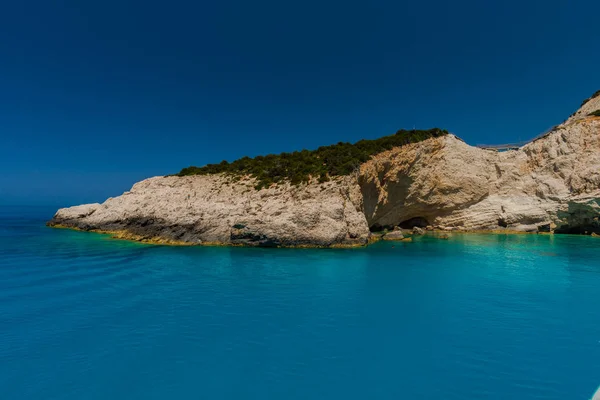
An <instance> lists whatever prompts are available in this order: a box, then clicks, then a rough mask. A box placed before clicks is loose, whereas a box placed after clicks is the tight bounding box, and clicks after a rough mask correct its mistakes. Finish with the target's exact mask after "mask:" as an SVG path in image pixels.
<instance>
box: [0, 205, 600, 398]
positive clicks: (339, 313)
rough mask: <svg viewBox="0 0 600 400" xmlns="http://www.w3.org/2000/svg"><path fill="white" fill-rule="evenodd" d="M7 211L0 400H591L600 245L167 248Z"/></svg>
mask: <svg viewBox="0 0 600 400" xmlns="http://www.w3.org/2000/svg"><path fill="white" fill-rule="evenodd" d="M54 211H55V210H54V209H53V208H48V207H0V398H1V399H7V400H9V399H44V400H50V399H57V400H58V399H61V400H75V399H77V400H80V399H111V400H121V399H127V400H130V399H236V400H239V399H286V400H290V399H328V400H331V399H446V400H448V399H454V400H466V399H469V400H471V399H503V400H506V399H557V400H558V399H561V400H565V399H590V398H592V396H593V394H594V392H595V391H596V389H597V388H598V385H600V257H599V255H600V239H599V238H593V237H585V236H570V235H563V236H561V235H554V236H552V235H492V234H485V235H483V234H461V235H459V234H454V235H452V236H451V237H450V239H449V240H441V239H436V238H433V237H428V236H424V237H419V238H416V239H415V240H414V241H413V242H412V243H389V242H380V243H376V244H374V245H371V246H369V247H366V248H357V249H261V248H228V247H169V246H156V245H147V244H140V243H132V242H127V241H120V240H116V239H111V238H110V237H109V236H107V235H100V234H94V233H86V232H75V231H70V230H64V229H52V228H48V227H46V226H45V225H44V222H45V221H46V220H48V219H49V218H51V217H52V214H53V212H54Z"/></svg>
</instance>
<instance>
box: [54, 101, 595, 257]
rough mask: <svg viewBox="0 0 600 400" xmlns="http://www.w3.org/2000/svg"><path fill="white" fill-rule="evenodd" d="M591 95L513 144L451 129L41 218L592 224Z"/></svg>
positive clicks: (264, 228) (204, 223)
mask: <svg viewBox="0 0 600 400" xmlns="http://www.w3.org/2000/svg"><path fill="white" fill-rule="evenodd" d="M596 110H600V96H598V97H595V98H593V99H591V100H589V101H588V102H587V103H585V104H584V105H583V107H582V108H581V109H580V110H578V111H577V112H576V113H575V114H574V115H573V116H571V117H570V118H569V119H568V120H567V121H566V122H565V123H564V124H561V125H560V126H558V127H556V128H555V129H554V130H553V131H551V132H550V133H548V134H547V135H546V136H544V137H543V138H540V139H538V140H536V141H534V142H532V143H529V144H527V145H525V146H523V147H521V148H520V149H518V150H510V151H505V152H496V151H491V150H484V149H480V148H476V147H472V146H469V145H468V144H466V143H464V142H463V141H462V140H460V139H458V138H457V137H455V136H454V135H447V136H444V137H440V138H433V139H428V140H425V141H423V142H420V143H415V144H410V145H406V146H403V147H398V148H394V149H392V150H389V151H386V152H383V153H380V154H378V155H376V156H374V157H373V158H372V159H371V160H369V161H367V162H366V163H364V164H363V165H362V166H361V167H360V171H357V173H356V174H355V175H352V176H345V177H337V178H335V179H334V180H332V181H330V182H326V183H322V184H319V183H316V182H314V183H311V184H305V185H300V186H297V187H294V186H291V185H289V184H279V185H276V186H272V187H271V188H268V189H262V190H260V191H257V190H255V189H254V180H253V179H252V178H250V177H243V178H241V179H239V180H237V181H234V180H233V178H231V177H227V176H222V175H210V176H208V175H202V176H200V175H198V176H188V177H175V176H170V177H155V178H150V179H146V180H144V181H141V182H139V183H136V184H135V185H134V186H133V187H132V189H131V190H130V191H129V192H126V193H124V194H123V195H121V196H119V197H115V198H110V199H108V200H107V201H105V202H104V203H103V204H90V205H82V206H76V207H70V208H64V209H60V210H59V211H58V212H57V213H56V215H55V216H54V218H53V219H52V220H51V221H50V222H49V225H61V226H67V227H74V228H79V229H84V230H103V231H111V232H125V233H128V234H130V237H131V238H134V239H148V240H154V241H159V240H164V241H167V242H169V241H171V242H185V243H192V244H195V243H219V244H232V245H236V244H240V245H242V244H243V245H257V246H323V247H330V246H353V245H364V244H366V243H368V241H369V238H370V229H377V228H378V227H393V226H397V225H400V226H402V227H403V228H411V227H412V226H422V227H425V226H428V225H432V226H434V227H435V228H437V229H444V230H490V229H493V230H496V229H509V230H519V231H557V232H581V233H584V232H594V231H595V232H600V223H599V221H598V218H599V217H600V118H599V117H594V116H590V115H589V114H590V113H592V112H593V111H596Z"/></svg>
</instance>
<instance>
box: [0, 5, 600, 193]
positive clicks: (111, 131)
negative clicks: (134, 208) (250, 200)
mask: <svg viewBox="0 0 600 400" xmlns="http://www.w3.org/2000/svg"><path fill="white" fill-rule="evenodd" d="M598 15H600V1H597V0H586V1H584V0H581V1H557V0H546V1H531V0H519V1H514V0H503V1H482V0H469V1H461V0H459V1H452V2H450V1H438V0H430V1H411V2H406V1H386V2H381V1H368V2H367V1H361V2H357V1H354V0H350V1H348V0H345V1H323V0H319V1H314V0H308V1H306V0H303V1H298V2H287V1H280V0H277V1H275V0H272V1H261V0H258V1H230V0H225V1H210V2H204V1H200V2H180V1H164V2H156V1H153V0H146V1H139V2H133V1H123V0H119V1H112V0H108V1H106V0H105V1H95V2H81V1H73V2H54V1H52V2H51V1H45V0H44V1H27V0H20V1H14V2H10V3H8V2H4V3H3V5H2V8H1V10H0V132H1V140H0V171H1V174H0V203H3V204H10V203H12V204H15V203H18V204H27V203H49V204H64V205H69V204H74V203H79V202H88V201H103V200H104V199H105V198H106V197H108V196H114V195H118V194H120V193H121V192H123V191H124V190H126V189H128V188H129V187H130V186H131V184H133V183H134V182H135V181H137V180H139V179H142V178H145V177H149V176H154V175H160V174H168V173H174V172H177V171H178V170H179V169H181V168H182V167H185V166H188V165H192V164H193V165H202V164H205V163H209V162H218V161H221V160H222V159H228V160H233V159H235V158H238V157H240V156H243V155H251V156H252V155H257V154H261V153H272V152H281V151H291V150H299V149H302V148H308V149H311V148H315V147H318V146H319V145H324V144H330V143H335V142H338V141H356V140H359V139H361V138H376V137H379V136H382V135H386V134H390V133H393V132H395V131H396V130H398V129H400V128H412V127H413V126H416V127H417V128H430V127H434V126H438V127H441V128H446V129H448V130H450V131H452V132H454V133H456V134H457V135H459V136H460V137H462V138H463V139H465V140H466V141H467V142H469V143H472V144H476V143H480V142H507V141H514V140H519V139H527V138H530V137H532V136H534V135H536V134H537V133H539V132H541V131H543V130H545V129H546V128H548V127H550V126H551V125H553V124H555V123H558V122H561V121H562V120H563V119H565V118H566V117H567V116H568V115H569V114H570V113H571V112H572V111H574V110H575V109H576V108H577V106H578V105H579V103H580V102H581V101H582V100H583V99H584V98H586V97H587V96H589V95H590V94H591V93H593V92H594V91H595V90H598V89H600V73H599V71H600V41H599V34H598Z"/></svg>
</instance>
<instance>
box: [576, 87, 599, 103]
mask: <svg viewBox="0 0 600 400" xmlns="http://www.w3.org/2000/svg"><path fill="white" fill-rule="evenodd" d="M598 96H600V90H598V91H597V92H596V93H594V94H593V95H591V96H590V97H588V98H587V99H585V100H584V101H583V103H581V106H582V107H583V106H584V105H585V104H586V103H587V102H588V101H590V100H592V99H595V98H596V97H598Z"/></svg>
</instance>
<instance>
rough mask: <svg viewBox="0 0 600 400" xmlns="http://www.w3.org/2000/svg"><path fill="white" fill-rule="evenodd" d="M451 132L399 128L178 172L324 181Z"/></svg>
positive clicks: (263, 181) (262, 182) (264, 183)
mask: <svg viewBox="0 0 600 400" xmlns="http://www.w3.org/2000/svg"><path fill="white" fill-rule="evenodd" d="M447 134H448V131H446V130H442V129H438V128H433V129H429V130H410V131H407V130H399V131H398V132H396V133H395V134H394V135H390V136H384V137H381V138H379V139H374V140H360V141H358V142H356V143H354V144H351V143H343V142H339V143H338V144H334V145H331V146H322V147H319V148H318V149H316V150H311V151H309V150H302V151H295V152H293V153H281V154H269V155H266V156H258V157H255V158H250V157H243V158H240V159H239V160H235V161H233V162H231V163H230V162H227V161H222V162H221V163H219V164H208V165H206V166H204V167H187V168H184V169H182V170H181V171H180V172H179V173H178V174H177V175H178V176H187V175H206V174H217V173H228V174H233V175H246V174H247V175H252V176H253V177H255V178H256V179H257V185H256V188H257V189H261V188H263V187H269V186H270V185H271V184H273V183H277V182H283V181H289V182H291V183H292V184H294V185H296V184H299V183H302V182H308V180H309V179H310V178H311V177H315V178H318V179H319V181H320V182H325V181H328V180H329V177H331V176H339V175H348V174H350V173H352V172H353V171H354V170H355V169H356V168H358V166H359V165H360V164H362V163H364V162H365V161H367V160H369V159H370V158H371V156H373V155H375V154H377V153H381V152H383V151H385V150H389V149H391V148H393V147H398V146H403V145H405V144H409V143H417V142H420V141H423V140H425V139H429V138H434V137H440V136H444V135H447Z"/></svg>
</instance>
